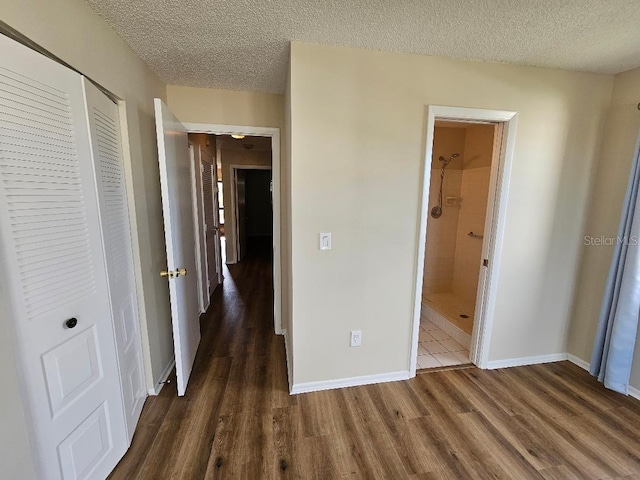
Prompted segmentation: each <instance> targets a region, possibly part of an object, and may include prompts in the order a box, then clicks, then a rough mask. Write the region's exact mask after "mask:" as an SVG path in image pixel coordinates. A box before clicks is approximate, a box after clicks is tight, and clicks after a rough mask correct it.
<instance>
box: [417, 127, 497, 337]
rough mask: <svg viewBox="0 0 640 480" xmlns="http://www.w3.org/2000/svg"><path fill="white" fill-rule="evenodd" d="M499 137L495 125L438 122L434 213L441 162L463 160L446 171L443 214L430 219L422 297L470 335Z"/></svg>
mask: <svg viewBox="0 0 640 480" xmlns="http://www.w3.org/2000/svg"><path fill="white" fill-rule="evenodd" d="M494 137H495V126H494V125H488V124H464V123H455V122H437V123H436V127H435V132H434V143H433V157H432V160H431V183H430V187H429V211H430V210H431V208H432V207H433V206H435V205H437V204H438V191H439V188H440V172H441V169H442V162H441V161H440V160H438V159H439V157H440V156H442V157H444V158H445V159H448V158H449V157H450V156H451V155H452V154H453V153H459V154H460V156H459V157H458V158H454V159H453V160H452V161H451V162H450V163H449V165H448V166H447V167H446V170H445V177H444V182H443V191H442V198H443V201H442V204H443V206H442V215H441V216H440V217H439V218H433V217H432V216H431V215H429V218H428V220H427V222H428V224H427V240H426V251H425V265H424V267H425V268H424V278H423V290H422V297H423V303H424V304H425V305H426V306H430V307H431V308H433V309H434V310H436V311H437V312H438V313H439V314H440V315H441V316H442V317H445V318H446V319H447V320H448V321H450V322H451V323H453V324H454V325H455V326H456V327H457V328H458V329H460V330H462V331H464V332H465V333H466V334H467V335H470V334H471V330H472V328H473V316H474V313H475V301H476V292H477V289H478V275H479V273H480V266H481V263H482V242H483V239H482V238H479V237H478V236H482V235H484V224H485V218H486V212H487V199H488V196H489V182H490V174H491V161H492V156H493V143H494ZM470 232H473V233H474V234H475V235H474V236H470V235H469V233H470ZM465 316H466V317H467V318H465Z"/></svg>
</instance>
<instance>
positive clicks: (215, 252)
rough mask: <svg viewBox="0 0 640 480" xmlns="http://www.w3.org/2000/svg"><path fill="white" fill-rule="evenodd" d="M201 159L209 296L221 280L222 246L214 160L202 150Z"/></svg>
mask: <svg viewBox="0 0 640 480" xmlns="http://www.w3.org/2000/svg"><path fill="white" fill-rule="evenodd" d="M201 161H202V201H203V211H204V218H205V224H206V229H205V230H206V232H205V233H206V242H207V262H208V265H207V268H208V271H209V274H208V277H209V296H211V294H212V293H213V291H214V290H215V289H216V287H217V286H218V285H219V284H220V283H221V282H222V248H221V246H220V209H219V207H218V180H217V175H216V166H215V161H214V159H213V157H212V156H211V155H209V154H208V153H207V152H205V151H204V150H203V151H202V154H201Z"/></svg>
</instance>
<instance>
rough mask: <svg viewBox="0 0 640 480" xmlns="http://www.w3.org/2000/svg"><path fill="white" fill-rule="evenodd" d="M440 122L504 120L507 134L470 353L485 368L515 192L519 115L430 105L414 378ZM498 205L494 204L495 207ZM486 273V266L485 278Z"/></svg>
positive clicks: (495, 175)
mask: <svg viewBox="0 0 640 480" xmlns="http://www.w3.org/2000/svg"><path fill="white" fill-rule="evenodd" d="M436 120H454V121H468V122H491V123H498V124H501V125H502V127H503V135H502V142H501V151H500V156H499V161H497V162H496V161H494V162H493V163H492V166H491V182H492V183H491V185H490V189H489V192H490V193H489V200H488V203H487V205H489V208H488V210H491V211H488V215H487V218H489V215H491V216H492V220H491V223H489V220H487V226H490V229H489V230H485V239H484V244H483V247H482V249H483V252H486V253H484V254H485V255H487V256H486V257H484V258H488V259H489V266H488V268H487V272H486V277H485V278H486V282H484V285H480V286H479V288H482V290H483V292H482V295H481V294H480V293H479V294H478V298H479V299H480V298H482V302H481V305H478V306H477V307H476V315H475V319H474V330H473V336H472V338H471V348H470V357H471V362H473V363H474V364H476V365H477V366H478V367H480V368H487V366H488V360H489V342H490V340H491V328H492V324H493V314H494V311H495V304H496V285H497V281H498V272H499V271H500V258H501V255H502V240H503V236H504V227H505V220H506V211H507V208H506V207H507V202H508V196H509V180H510V177H511V165H512V163H513V153H514V149H515V133H516V125H517V120H518V113H517V112H511V111H506V110H485V109H478V108H464V107H446V106H440V105H429V106H427V129H426V145H425V157H424V163H423V169H422V170H423V171H422V185H421V187H422V204H421V207H420V211H419V212H420V217H419V219H418V225H419V228H418V239H417V240H418V242H417V245H418V251H417V265H416V270H415V271H416V282H415V287H416V288H415V292H414V310H413V332H412V338H411V355H410V363H409V371H410V373H411V376H412V377H414V376H415V374H416V367H417V361H418V335H419V330H420V312H421V307H422V281H423V274H424V256H425V245H426V240H427V215H428V214H429V184H430V181H431V157H432V156H433V135H434V129H435V122H436ZM491 205H493V208H491ZM484 273H485V272H483V271H482V269H481V278H482V277H483V274H484Z"/></svg>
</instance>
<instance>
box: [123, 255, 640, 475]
mask: <svg viewBox="0 0 640 480" xmlns="http://www.w3.org/2000/svg"><path fill="white" fill-rule="evenodd" d="M225 275H226V279H225V282H224V286H222V287H219V288H218V290H217V291H216V292H215V294H214V296H213V303H212V307H211V309H210V311H209V312H208V313H207V314H206V315H204V316H203V318H202V332H203V338H202V343H201V345H200V350H199V352H198V356H197V358H196V362H195V368H194V371H193V374H192V377H191V380H190V383H189V388H188V390H187V395H186V396H185V397H182V398H179V397H177V396H176V392H175V387H174V384H175V382H172V383H171V384H169V385H166V386H165V388H164V389H163V390H162V392H161V393H160V395H159V396H157V397H150V398H148V399H147V402H146V404H145V407H144V411H143V413H142V418H141V420H140V423H139V425H138V429H137V431H136V434H135V437H134V439H133V444H132V446H131V449H130V450H129V452H128V453H127V454H126V456H125V457H124V458H123V459H122V461H121V462H120V464H119V465H118V467H117V468H116V469H115V470H114V471H113V473H112V475H111V477H110V478H112V479H126V480H130V479H154V480H156V479H169V478H172V479H173V478H176V479H201V478H207V479H214V478H220V479H249V480H253V479H270V478H300V479H323V480H324V479H334V478H335V479H343V478H353V479H405V478H407V479H451V478H463V479H484V478H491V479H495V478H499V479H529V478H531V479H534V478H538V479H540V478H543V479H603V478H625V479H640V402H638V401H637V400H634V399H631V398H627V397H624V396H622V395H619V394H615V393H613V392H610V391H607V390H605V389H604V388H603V387H602V386H601V385H600V384H598V383H597V382H596V381H595V380H594V379H592V378H591V377H590V376H589V375H588V374H587V372H585V371H583V370H581V369H580V368H578V367H576V366H575V365H573V364H570V363H568V362H560V363H551V364H546V365H535V366H529V367H518V368H509V369H502V370H493V371H485V370H478V369H476V368H466V369H456V370H447V371H439V372H434V373H422V374H420V375H418V376H417V377H416V378H414V379H412V380H408V381H404V382H393V383H386V384H379V385H371V386H364V387H354V388H346V389H341V390H332V391H326V392H317V393H309V394H304V395H298V396H289V394H288V390H287V377H286V363H285V350H284V343H283V339H282V337H277V336H275V335H274V333H273V322H272V316H271V311H272V300H271V295H272V294H271V262H270V249H269V248H268V246H267V248H266V249H265V248H258V249H255V250H254V251H253V252H252V253H250V255H249V256H248V257H247V258H246V259H245V260H243V261H242V262H241V263H239V264H237V265H233V266H230V267H229V269H228V271H226V272H225Z"/></svg>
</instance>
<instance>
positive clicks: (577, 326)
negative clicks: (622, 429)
mask: <svg viewBox="0 0 640 480" xmlns="http://www.w3.org/2000/svg"><path fill="white" fill-rule="evenodd" d="M638 102H640V69H635V70H631V71H629V72H626V73H622V74H620V75H617V76H616V79H615V84H614V89H613V98H612V102H611V108H610V113H609V116H608V119H607V127H606V133H605V136H604V141H603V144H602V151H601V154H600V156H599V157H600V161H599V164H598V170H597V174H596V177H595V182H594V190H593V195H592V198H591V203H590V208H589V217H588V221H587V225H586V228H585V231H584V235H585V236H587V235H588V236H592V237H600V236H605V237H615V236H616V235H617V234H618V224H619V222H620V213H621V211H622V203H623V200H624V195H625V192H626V189H627V182H628V180H629V174H630V169H631V161H632V160H633V154H634V150H635V147H636V142H637V141H638V132H639V131H640V111H638V107H637V105H638ZM612 254H613V246H595V245H589V246H584V247H583V249H582V262H581V268H580V277H579V278H580V282H579V283H578V286H577V288H576V291H575V294H574V298H575V303H574V310H573V320H572V323H571V330H570V332H569V342H568V351H569V353H571V354H573V355H576V356H577V357H578V358H581V359H582V360H584V361H587V362H589V361H590V360H591V351H592V349H593V342H594V339H595V333H596V328H597V325H598V315H599V313H600V304H601V301H602V295H603V294H604V288H605V283H606V280H607V275H608V273H609V267H610V265H611V256H612ZM638 336H639V338H638V344H637V345H639V346H640V331H639V332H638ZM639 346H636V349H635V358H634V363H633V365H634V368H633V372H632V379H631V385H633V386H634V387H635V388H638V389H640V347H639Z"/></svg>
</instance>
